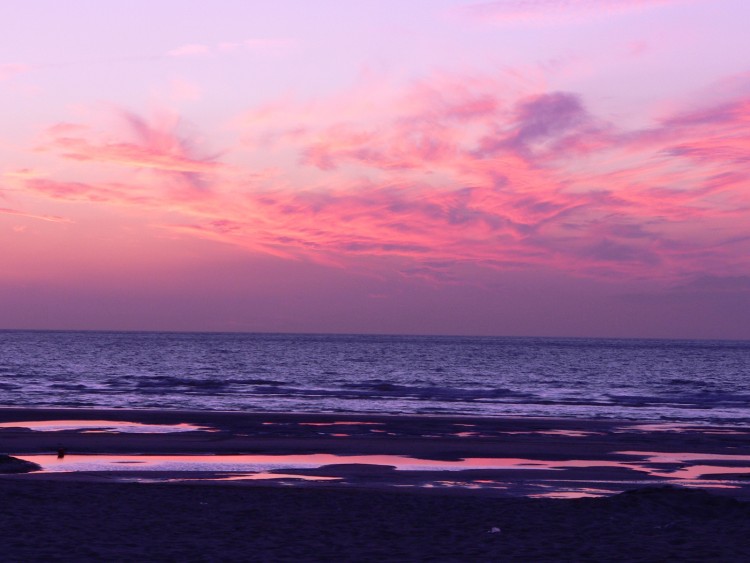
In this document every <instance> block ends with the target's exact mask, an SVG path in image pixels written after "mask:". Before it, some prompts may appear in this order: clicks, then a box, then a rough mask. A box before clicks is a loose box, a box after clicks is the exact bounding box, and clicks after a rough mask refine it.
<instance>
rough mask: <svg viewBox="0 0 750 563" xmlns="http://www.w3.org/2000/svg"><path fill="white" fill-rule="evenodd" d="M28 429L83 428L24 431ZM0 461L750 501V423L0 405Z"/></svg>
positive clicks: (47, 471)
mask: <svg viewBox="0 0 750 563" xmlns="http://www.w3.org/2000/svg"><path fill="white" fill-rule="evenodd" d="M34 420H35V421H40V420H48V421H68V423H70V422H71V421H73V422H75V421H78V422H79V423H80V426H78V427H75V424H74V425H73V427H70V426H64V427H62V429H60V427H54V425H53V428H55V429H56V430H55V431H43V430H42V429H39V428H37V429H35V430H33V429H30V428H27V427H24V426H23V422H22V421H34ZM19 421H20V422H19ZM107 421H109V422H107ZM16 422H18V424H15V423H16ZM118 423H119V424H120V426H118ZM127 423H131V425H130V426H128V424H127ZM178 425H179V426H178ZM186 425H192V426H186ZM154 429H155V430H154ZM152 430H154V431H152ZM59 448H63V449H64V450H66V452H67V454H68V455H66V457H65V459H64V460H58V459H57V458H56V456H55V452H57V450H58V449H59ZM0 453H7V454H9V455H12V456H15V457H19V458H21V459H24V460H26V461H31V462H33V463H38V464H40V465H42V466H43V467H44V472H42V473H31V474H26V475H23V476H20V477H16V478H21V479H26V480H28V479H36V480H41V479H49V478H52V479H56V480H60V479H62V480H65V479H67V480H73V479H79V480H80V479H86V478H90V479H95V480H96V479H102V478H107V479H120V480H134V479H135V480H137V479H141V480H143V481H148V480H153V479H154V478H155V476H156V475H159V479H161V480H168V479H177V480H184V481H188V480H198V481H201V482H204V483H210V482H215V483H221V482H222V480H226V479H229V478H232V479H236V481H234V482H233V483H232V484H237V485H247V486H253V487H257V486H271V487H273V486H276V487H281V486H294V487H310V488H322V487H364V488H367V487H371V488H376V489H377V488H381V487H384V486H385V487H390V488H398V487H403V488H410V489H414V490H420V489H427V488H443V489H454V490H457V491H459V492H464V493H467V494H485V495H487V496H503V495H505V496H543V495H547V496H553V495H556V494H557V495H560V496H562V495H569V496H575V495H576V494H577V495H578V496H609V495H613V494H616V493H618V492H622V491H625V490H629V489H633V488H638V487H641V486H644V485H653V486H659V485H676V486H684V487H691V488H705V489H707V490H712V491H713V492H715V493H717V494H722V495H725V496H733V497H735V498H738V499H750V428H746V427H743V426H739V425H738V426H706V425H681V424H675V423H667V422H665V423H663V424H657V423H653V422H651V421H649V422H645V423H643V424H639V423H637V422H635V421H630V420H628V421H614V420H610V419H596V420H587V419H559V418H517V417H513V418H486V417H455V416H454V417H445V416H430V417H423V416H419V415H416V416H415V415H404V416H393V415H369V414H362V415H339V414H328V413H325V414H317V415H313V414H307V413H295V414H281V413H255V412H254V413H244V412H226V411H224V412H216V411H171V410H170V411H164V410H137V411H134V410H120V409H73V410H70V409H23V408H15V409H0Z"/></svg>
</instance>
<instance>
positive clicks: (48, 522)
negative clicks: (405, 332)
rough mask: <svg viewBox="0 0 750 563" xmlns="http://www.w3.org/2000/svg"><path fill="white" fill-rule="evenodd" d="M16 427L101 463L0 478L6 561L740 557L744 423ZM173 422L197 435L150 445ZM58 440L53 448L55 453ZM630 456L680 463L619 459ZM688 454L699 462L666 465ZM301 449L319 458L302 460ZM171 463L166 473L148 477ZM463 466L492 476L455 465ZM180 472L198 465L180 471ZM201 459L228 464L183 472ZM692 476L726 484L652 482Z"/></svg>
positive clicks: (313, 421) (303, 417)
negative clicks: (707, 473) (486, 463)
mask: <svg viewBox="0 0 750 563" xmlns="http://www.w3.org/2000/svg"><path fill="white" fill-rule="evenodd" d="M21 420H26V421H29V420H37V421H38V420H50V421H58V423H59V421H75V420H77V421H79V422H83V423H88V424H84V425H83V426H82V427H79V428H78V429H70V428H69V429H67V430H58V431H42V430H30V429H28V428H24V427H23V426H22V423H18V425H13V424H11V425H10V426H7V425H6V426H0V453H3V452H6V451H7V452H8V453H11V454H17V455H18V456H19V457H21V458H22V459H23V458H26V459H28V458H34V456H37V457H36V458H34V459H37V460H40V461H43V462H44V463H45V464H55V463H57V462H58V461H59V462H60V463H61V465H60V468H62V469H66V468H70V467H75V465H74V464H76V463H79V462H81V463H84V462H88V461H90V460H101V459H105V458H106V459H107V460H108V462H110V463H111V464H112V465H110V466H108V467H109V469H106V470H77V471H69V472H66V471H48V472H32V473H23V474H4V475H0V498H2V499H3V510H2V511H0V542H2V543H3V555H4V556H5V557H6V558H7V559H8V560H25V561H28V560H75V561H102V560H112V559H115V560H117V559H118V558H119V559H122V558H127V559H128V560H136V559H138V560H191V561H214V560H217V559H221V560H230V561H248V560H253V561H255V560H257V561H269V560H273V561H277V560H284V561H292V560H304V561H332V560H343V561H405V560H406V561H420V560H434V561H466V560H472V561H489V560H492V561H497V560H501V561H540V562H544V561H555V562H557V561H585V560H591V561H662V560H675V561H678V560H679V561H717V560H722V561H739V560H749V559H750V502H748V501H750V429H747V428H745V427H741V426H738V427H736V428H727V427H725V426H722V427H715V428H712V427H701V428H698V429H696V428H689V427H688V428H674V427H673V425H670V423H665V424H664V425H662V426H663V427H662V428H661V429H659V430H655V429H654V428H653V426H654V424H653V423H651V422H648V423H646V424H645V425H639V424H638V423H636V422H634V421H619V422H615V421H612V420H581V419H573V420H570V419H540V418H533V419H523V418H504V419H494V418H493V419H487V418H483V417H428V418H426V417H420V416H401V417H399V416H392V415H376V416H370V415H368V414H363V415H350V416H342V415H334V414H319V415H312V414H306V413H297V414H280V413H233V412H221V413H218V412H213V411H208V412H205V411H198V412H196V411H154V410H137V411H133V410H130V411H123V410H119V409H43V410H40V409H23V408H15V409H0V424H4V423H8V422H12V421H21ZM107 421H111V422H115V423H116V422H117V421H119V422H123V421H125V422H131V423H137V424H142V425H157V426H159V425H160V426H159V430H160V432H158V433H156V432H155V433H146V432H145V431H146V430H147V428H144V427H142V426H135V427H133V428H128V429H127V430H128V431H127V432H126V431H119V432H111V431H109V432H108V431H101V430H102V428H98V426H102V425H104V426H106V424H107ZM171 424H174V425H176V424H194V425H196V427H199V429H196V430H189V429H187V430H186V429H185V427H180V431H179V432H163V430H164V426H165V425H166V426H169V425H171ZM134 429H135V430H138V431H139V432H131V430H134ZM121 430H123V429H122V428H121ZM712 430H716V431H717V433H711V431H712ZM61 445H62V446H63V447H65V448H66V450H67V452H66V456H65V458H64V459H62V460H58V459H57V457H56V455H55V451H56V448H57V447H60V446H61ZM641 448H642V449H643V450H642V451H643V452H646V451H651V452H657V453H660V454H661V455H664V456H667V457H668V456H669V455H673V456H677V457H675V458H674V459H672V460H671V461H669V462H666V461H664V460H659V459H658V458H655V459H649V458H644V459H639V457H638V456H634V455H632V453H633V451H635V450H638V449H641ZM689 451H692V452H696V455H697V458H696V459H695V460H693V461H690V460H687V461H686V460H684V459H680V458H679V455H677V454H679V453H684V452H689ZM628 452H630V454H628ZM305 456H308V457H307V458H306V457H305ZM309 456H318V458H320V459H324V460H325V462H321V463H318V464H313V465H314V466H312V467H310V466H306V465H305V464H304V463H300V460H303V459H309ZM701 456H703V458H701ZM743 456H748V461H741V460H740V459H739V458H742V459H744V457H743ZM318 458H316V459H318ZM732 458H735V459H732ZM175 459H176V460H178V461H179V462H180V463H181V465H178V466H177V467H178V468H179V467H181V468H182V469H175V468H172V469H169V466H168V465H167V469H163V468H160V466H158V465H154V466H153V467H151V468H150V469H148V470H146V469H145V468H146V467H147V466H148V464H157V463H167V464H168V463H171V462H173V461H174V460H175ZM269 459H271V460H273V461H274V462H275V464H274V465H275V466H278V465H279V463H280V460H289V459H292V460H293V461H292V463H291V467H284V468H279V467H276V468H275V469H274V468H270V469H268V468H267V469H266V470H262V471H255V472H253V471H244V470H241V465H238V463H240V462H239V461H238V460H245V461H247V462H248V463H251V464H252V463H258V462H259V460H264V462H267V461H268V460H269ZM331 459H333V460H334V461H333V462H331ZM477 459H485V460H487V459H489V460H494V462H499V463H500V465H499V466H497V467H489V468H488V467H484V468H482V467H475V466H469V467H462V466H459V467H456V464H460V463H462V461H461V460H463V462H471V461H472V460H477ZM248 460H249V461H248ZM368 460H376V461H378V462H377V463H369V462H368ZM186 462H189V463H193V464H194V465H193V466H189V463H188V470H186V469H185V467H186V466H185V463H186ZM205 462H217V463H229V465H228V466H227V467H229V468H230V469H226V468H224V469H222V468H221V467H219V468H218V469H217V468H216V467H213V468H212V469H210V470H205V471H203V470H195V469H196V467H197V468H199V469H200V467H202V466H201V464H202V463H205ZM579 462H580V465H577V464H578V463H579ZM393 463H396V464H398V463H406V464H407V465H408V464H416V466H417V468H416V469H415V468H414V467H411V468H409V467H397V466H394V465H389V464H393ZM513 463H515V465H513ZM66 464H67V465H66ZM196 464H197V465H196ZM295 464H296V465H295ZM441 464H442V465H441ZM451 464H452V465H451ZM503 464H506V465H503ZM691 464H693V465H691ZM710 464H713V465H710ZM307 465H309V464H307ZM424 465H431V466H435V467H437V468H438V469H435V468H434V467H433V468H432V469H425V468H424V467H423V466H424ZM542 466H544V467H542ZM745 466H747V467H745ZM440 467H443V469H439V468H440ZM445 467H450V469H445ZM690 467H699V468H703V469H701V470H702V471H704V470H706V468H709V467H714V470H718V469H721V470H724V471H736V472H737V475H736V476H735V477H736V478H735V479H728V477H727V474H723V475H718V477H720V478H721V479H718V480H717V479H715V478H701V477H699V478H697V479H693V480H691V482H690V484H689V485H688V484H687V480H684V481H685V483H684V484H683V485H679V486H677V487H675V486H668V487H665V486H664V485H665V483H667V482H668V481H670V480H668V479H665V478H664V477H659V476H658V474H662V475H665V474H666V475H670V474H680V472H684V471H686V469H687V470H689V469H690ZM113 468H114V469H113ZM232 468H233V469H232ZM238 468H240V469H238ZM717 468H718V469H717ZM256 469H258V468H257V467H256ZM649 472H651V473H655V475H652V474H651V473H649ZM258 475H261V476H262V477H263V479H259V480H255V479H254V476H255V477H257V476H258ZM237 477H239V480H234V479H235V478H237ZM714 477H717V476H714ZM227 478H229V479H232V480H226V479H227ZM311 479H312V480H311ZM315 479H322V480H315ZM722 479H723V480H722ZM671 481H675V480H674V479H673V480H671ZM676 481H679V480H676ZM727 483H732V484H731V485H728V484H727ZM724 487H730V488H724ZM701 489H703V490H701ZM623 491H624V492H623ZM707 491H710V493H709V492H707ZM588 496H593V497H595V498H586V497H588ZM576 497H583V498H576ZM154 530H159V533H158V534H155V533H153V531H154ZM45 538H49V540H47V539H45Z"/></svg>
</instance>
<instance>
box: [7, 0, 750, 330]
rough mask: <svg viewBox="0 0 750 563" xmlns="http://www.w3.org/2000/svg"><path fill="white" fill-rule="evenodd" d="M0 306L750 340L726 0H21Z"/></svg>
mask: <svg viewBox="0 0 750 563" xmlns="http://www.w3.org/2000/svg"><path fill="white" fill-rule="evenodd" d="M1 12H2V17H0V37H2V38H3V39H2V41H0V108H2V110H0V111H2V128H0V257H1V258H2V268H0V328H7V329H70V330H80V329H86V330H89V329H90V330H180V331H183V330H184V331H251V332H323V333H375V334H377V333H390V334H466V335H499V336H573V337H578V336H594V337H597V336H599V337H637V338H710V339H715V338H720V339H750V321H749V320H748V319H750V257H749V256H750V58H749V57H748V53H750V39H748V35H747V22H748V21H750V3H748V2H746V0H497V1H488V0H484V1H483V0H358V1H351V0H316V1H315V2H310V1H307V0H275V1H274V2H267V1H260V0H257V1H255V0H212V1H211V2H206V1H204V0H148V1H145V0H127V1H124V0H108V1H107V2H101V1H100V0H67V1H66V2H59V1H57V0H34V1H30V2H21V1H17V2H5V3H4V4H3V7H2V10H1Z"/></svg>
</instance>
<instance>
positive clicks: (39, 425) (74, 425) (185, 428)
mask: <svg viewBox="0 0 750 563" xmlns="http://www.w3.org/2000/svg"><path fill="white" fill-rule="evenodd" d="M0 428H28V429H29V430H34V431H37V432H60V431H63V430H84V431H85V432H87V433H93V432H101V433H103V432H109V433H112V432H124V433H136V434H166V433H169V432H190V431H194V430H202V431H214V429H213V428H208V427H205V426H195V425H193V424H187V423H184V422H182V423H179V424H144V423H141V422H129V421H123V420H27V421H19V422H0Z"/></svg>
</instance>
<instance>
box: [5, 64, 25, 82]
mask: <svg viewBox="0 0 750 563" xmlns="http://www.w3.org/2000/svg"><path fill="white" fill-rule="evenodd" d="M29 70H31V67H30V66H29V65H26V64H22V63H5V64H0V80H8V79H9V78H12V77H14V76H16V75H18V74H23V73H24V72H28V71H29Z"/></svg>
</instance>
